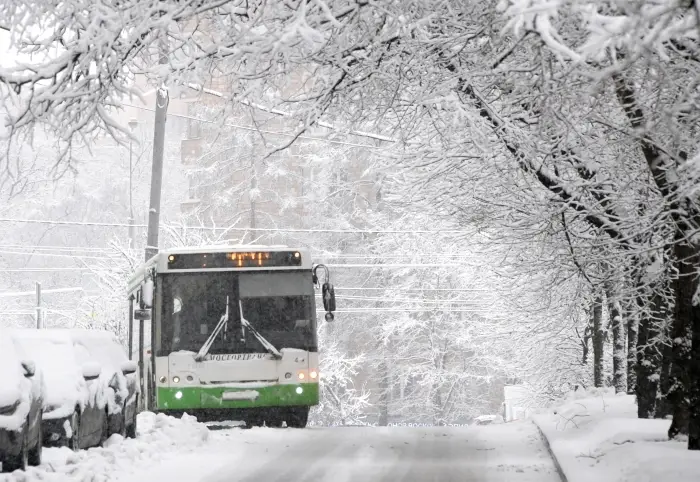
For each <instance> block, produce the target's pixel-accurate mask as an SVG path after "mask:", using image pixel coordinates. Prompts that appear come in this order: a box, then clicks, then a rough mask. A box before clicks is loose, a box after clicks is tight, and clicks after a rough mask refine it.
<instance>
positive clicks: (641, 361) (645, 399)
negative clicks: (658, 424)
mask: <svg viewBox="0 0 700 482" xmlns="http://www.w3.org/2000/svg"><path fill="white" fill-rule="evenodd" d="M659 289H660V286H659V285H652V286H651V287H650V292H651V293H653V294H652V297H651V302H650V307H649V314H648V315H647V316H642V318H641V320H640V322H639V335H638V337H637V349H636V351H637V390H636V394H637V416H638V417H639V418H654V416H655V414H656V402H657V394H658V392H659V372H660V370H661V363H662V359H661V355H660V354H659V350H658V347H657V346H656V343H657V341H658V339H659V334H660V330H659V327H660V326H661V322H662V316H663V315H662V312H663V297H662V296H661V294H659V292H658V290H659ZM638 303H639V306H640V307H642V306H643V305H644V303H643V302H642V301H639V302H638Z"/></svg>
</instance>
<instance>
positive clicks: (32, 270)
mask: <svg viewBox="0 0 700 482" xmlns="http://www.w3.org/2000/svg"><path fill="white" fill-rule="evenodd" d="M58 271H92V269H90V268H15V269H5V268H0V273H25V272H27V273H51V272H58ZM100 271H115V272H116V271H119V270H118V269H102V268H100Z"/></svg>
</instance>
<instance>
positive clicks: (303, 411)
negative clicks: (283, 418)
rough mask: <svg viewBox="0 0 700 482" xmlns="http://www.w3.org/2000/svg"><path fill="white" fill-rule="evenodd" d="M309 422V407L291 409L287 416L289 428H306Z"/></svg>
mask: <svg viewBox="0 0 700 482" xmlns="http://www.w3.org/2000/svg"><path fill="white" fill-rule="evenodd" d="M308 421H309V407H297V408H291V409H289V415H288V416H287V427H290V428H306V424H307V422H308Z"/></svg>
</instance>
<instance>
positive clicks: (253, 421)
mask: <svg viewBox="0 0 700 482" xmlns="http://www.w3.org/2000/svg"><path fill="white" fill-rule="evenodd" d="M263 423H265V421H264V420H263V419H262V417H260V416H257V415H249V416H248V417H246V419H245V428H253V427H262V425H263Z"/></svg>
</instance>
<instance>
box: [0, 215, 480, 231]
mask: <svg viewBox="0 0 700 482" xmlns="http://www.w3.org/2000/svg"><path fill="white" fill-rule="evenodd" d="M0 222H5V223H31V224H52V225H57V226H60V225H66V226H101V227H117V228H122V227H123V228H128V227H129V226H132V225H130V224H126V223H102V222H93V221H51V220H48V219H24V218H0ZM133 226H134V227H136V228H146V227H148V225H146V224H134V225H133ZM161 226H163V227H167V228H173V229H191V230H197V229H199V230H204V231H249V232H263V233H333V234H414V233H419V234H470V231H464V230H449V229H445V230H442V229H438V230H435V231H428V230H420V229H411V230H401V229H302V228H236V227H226V228H217V227H211V226H178V225H161Z"/></svg>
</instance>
